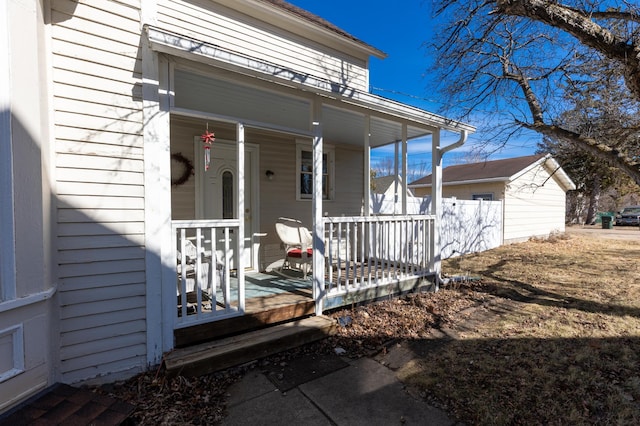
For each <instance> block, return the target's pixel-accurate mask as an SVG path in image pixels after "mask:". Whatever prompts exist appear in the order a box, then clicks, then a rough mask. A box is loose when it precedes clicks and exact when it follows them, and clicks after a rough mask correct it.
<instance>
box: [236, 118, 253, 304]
mask: <svg viewBox="0 0 640 426" xmlns="http://www.w3.org/2000/svg"><path fill="white" fill-rule="evenodd" d="M236 135H237V138H238V151H237V152H236V155H237V158H238V184H237V185H236V199H237V200H238V201H237V203H236V205H237V206H238V219H239V220H238V238H237V244H236V245H237V247H236V265H237V267H238V269H237V272H236V274H237V277H238V310H239V311H240V312H244V307H245V305H244V296H245V294H244V251H245V250H246V241H245V240H244V216H245V214H246V212H245V211H244V196H245V193H244V124H243V123H238V124H236ZM250 243H251V242H250Z"/></svg>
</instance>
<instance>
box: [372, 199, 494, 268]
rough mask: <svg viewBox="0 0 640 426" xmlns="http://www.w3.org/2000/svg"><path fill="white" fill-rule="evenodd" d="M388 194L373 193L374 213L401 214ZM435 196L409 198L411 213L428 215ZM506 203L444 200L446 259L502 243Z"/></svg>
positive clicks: (444, 254)
mask: <svg viewBox="0 0 640 426" xmlns="http://www.w3.org/2000/svg"><path fill="white" fill-rule="evenodd" d="M388 198H389V197H387V198H385V196H384V194H371V204H370V206H371V211H372V212H373V213H374V214H383V215H387V214H398V209H399V203H398V202H397V201H396V202H394V200H393V199H388ZM430 208H431V197H424V198H417V197H409V199H408V200H407V213H408V214H428V213H429V211H430ZM502 221H503V218H502V201H484V200H458V199H456V198H445V199H443V201H442V221H441V228H440V238H441V250H442V258H443V259H446V258H448V257H452V256H458V255H461V254H467V253H476V252H480V251H484V250H489V249H492V248H495V247H499V246H500V245H501V244H502Z"/></svg>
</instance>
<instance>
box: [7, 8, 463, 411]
mask: <svg viewBox="0 0 640 426" xmlns="http://www.w3.org/2000/svg"><path fill="white" fill-rule="evenodd" d="M371 56H374V57H376V58H384V57H385V55H384V53H383V52H381V51H379V50H378V49H376V48H374V47H372V46H370V45H368V44H366V43H364V42H362V41H360V40H358V39H356V38H354V37H353V36H351V35H349V34H347V33H345V32H344V31H342V30H341V29H339V28H336V27H335V26H333V25H331V24H330V23H328V22H327V21H325V20H323V19H320V18H319V17H317V16H315V15H312V14H310V13H308V12H306V11H304V10H301V9H299V8H297V7H295V6H292V5H290V4H288V3H286V2H284V1H281V0H244V1H238V0H207V1H190V0H103V1H92V0H48V1H37V0H7V1H3V2H0V174H1V179H0V191H1V192H0V197H1V198H0V231H1V235H2V239H1V240H0V412H2V411H5V410H7V409H9V408H11V407H12V406H14V405H16V404H18V403H19V402H21V401H23V400H25V399H26V398H28V397H29V396H31V395H33V394H35V393H36V392H38V391H39V390H41V389H43V388H45V387H47V386H49V385H52V384H53V383H55V382H64V383H77V382H83V381H87V380H107V379H115V378H125V377H130V376H132V375H134V374H135V373H137V372H140V371H143V370H145V369H147V368H149V366H153V365H157V364H158V363H159V362H160V361H161V359H162V356H163V354H165V353H166V352H168V351H170V350H172V349H173V348H174V347H175V346H176V343H175V342H176V339H177V338H176V333H178V332H179V331H182V332H184V333H187V332H188V331H190V330H192V329H193V328H195V327H199V326H203V325H206V324H210V323H211V322H215V321H222V320H229V321H231V320H236V319H238V318H241V317H242V316H243V315H245V291H244V290H245V284H246V281H247V280H245V273H246V274H248V273H252V272H255V271H259V270H262V269H263V267H264V265H268V264H270V263H272V262H274V261H275V260H277V259H278V258H279V257H280V258H281V256H282V253H281V249H280V247H281V243H280V241H279V239H278V237H277V236H276V235H275V232H274V224H275V222H276V220H277V219H278V217H280V216H288V217H294V218H298V219H301V220H302V221H303V222H304V223H305V224H306V225H307V226H308V227H309V228H310V229H311V231H312V233H313V234H314V237H315V238H314V247H313V249H314V253H323V254H325V256H313V280H312V281H310V283H313V284H314V286H313V299H311V303H312V305H313V306H314V307H315V313H316V314H321V313H322V312H323V310H325V309H326V307H327V306H329V307H331V306H338V305H340V304H345V303H349V301H351V300H362V299H363V298H366V297H370V296H367V294H384V292H385V291H389V292H391V291H392V290H391V289H395V288H398V284H401V283H402V282H405V281H414V282H417V283H418V284H421V283H422V282H423V281H425V280H427V279H431V280H433V279H434V277H435V279H437V277H438V274H439V257H438V256H437V253H439V247H438V246H437V241H438V239H437V238H434V235H433V233H432V232H431V229H434V228H435V229H436V230H437V227H434V222H437V220H438V219H437V218H438V217H439V214H438V213H439V210H438V209H441V208H442V206H441V203H440V202H439V201H437V202H435V203H434V206H433V208H432V211H431V214H430V215H415V216H414V217H412V218H411V219H409V218H407V217H403V218H386V219H379V218H374V219H371V216H370V215H369V204H368V203H367V202H366V201H367V200H368V199H369V197H368V191H369V184H370V176H369V162H370V150H371V148H375V147H378V146H382V145H385V144H390V143H394V144H397V143H401V144H403V146H404V147H405V148H406V144H407V142H408V141H409V140H411V139H414V138H423V139H424V138H431V139H432V147H433V149H434V152H436V156H435V160H434V170H438V168H439V167H440V166H439V164H441V160H442V155H444V153H445V152H446V151H447V150H449V149H452V148H454V147H455V146H459V145H460V144H462V143H464V141H465V139H466V135H467V134H468V133H471V132H473V131H474V130H475V129H474V128H473V127H472V126H469V125H466V124H464V123H460V122H455V121H453V120H449V119H447V118H445V117H440V116H438V115H435V114H432V113H429V112H427V111H424V110H421V109H418V108H415V107H412V106H409V105H405V104H401V103H399V102H395V101H391V100H388V99H385V98H382V97H379V96H376V95H373V94H370V93H368V92H367V90H368V88H369V60H370V57H371ZM205 131H211V132H214V133H215V138H216V140H215V142H214V143H213V146H212V147H211V149H210V150H205V147H206V144H203V142H202V140H201V139H200V138H201V135H203V133H205ZM442 131H447V132H456V133H458V134H460V139H459V141H458V142H456V143H454V144H452V145H449V146H447V147H442V148H441V147H440V133H441V132H442ZM398 141H400V142H398ZM207 153H210V159H211V162H210V163H209V164H208V165H209V167H208V170H206V171H205V167H204V162H205V159H206V157H207V155H206V154H207ZM403 161H406V159H405V160H403ZM405 166H406V164H405ZM436 198H437V199H439V198H438V197H436ZM363 212H364V213H363ZM389 224H390V225H389ZM409 224H411V226H412V228H411V230H412V234H411V235H408V234H401V235H398V236H395V237H393V238H395V239H396V240H397V241H398V242H399V244H404V246H407V245H408V244H409V241H408V238H409V237H411V238H413V237H414V236H415V237H416V238H421V240H420V241H421V243H420V244H421V245H420V248H421V250H413V251H412V252H411V256H412V257H411V258H410V259H409V258H407V257H406V256H407V255H406V252H407V251H406V250H405V252H404V253H400V254H399V253H388V250H387V249H385V246H383V245H382V244H378V245H376V246H375V250H374V247H364V244H365V243H366V244H374V243H377V242H378V240H379V241H382V239H386V240H388V239H389V238H391V237H390V235H389V233H388V230H389V229H401V228H402V227H404V228H403V229H407V227H408V226H409ZM365 225H366V226H365ZM356 229H357V232H358V234H356V233H355V232H356V231H355V230H356ZM434 232H436V233H437V231H434ZM403 239H404V240H403ZM386 240H385V241H386ZM405 240H406V241H405ZM334 242H335V244H336V246H337V247H339V248H340V250H337V251H336V253H342V251H341V250H342V248H344V249H345V251H344V252H345V253H355V252H356V250H355V248H354V249H353V250H351V247H350V244H355V243H356V242H358V244H360V245H361V246H360V247H358V252H359V253H371V254H374V255H375V256H376V258H375V260H376V261H377V262H379V263H378V264H384V265H387V266H389V265H391V262H390V261H389V259H392V260H393V265H391V266H393V268H394V270H393V271H391V269H389V270H388V271H387V272H386V274H385V275H384V276H382V277H379V278H378V279H376V280H372V279H359V280H357V281H356V280H355V279H354V274H346V275H345V276H346V277H347V279H348V280H350V281H344V276H343V281H340V278H338V279H337V280H334V278H333V275H332V272H333V271H335V269H332V268H340V267H343V268H344V267H345V265H347V266H349V265H353V264H354V262H356V261H362V256H360V258H359V257H358V256H357V255H356V256H353V257H352V258H345V259H340V260H339V261H336V260H335V259H331V256H330V255H329V254H327V253H329V252H328V250H327V249H326V245H328V244H330V243H334ZM189 244H193V245H194V246H195V250H191V251H189V250H187V249H188V248H189V247H188V246H189ZM422 249H424V250H422ZM427 249H428V250H427ZM186 253H187V254H191V253H196V254H195V256H192V257H191V258H189V259H187V257H188V256H187V254H186ZM424 253H428V255H424V256H423V254H424ZM403 256H404V257H403ZM205 258H206V259H205ZM202 259H205V261H204V262H203V263H202V264H201V263H200V261H201V260H202ZM191 261H192V263H189V262H191ZM385 262H386V263H385ZM204 265H208V266H209V267H211V266H214V267H215V269H213V271H215V273H208V274H205V272H209V271H206V270H205V267H204ZM334 265H338V266H334ZM231 269H233V270H234V271H235V274H234V275H233V277H232V279H233V284H234V285H235V286H237V287H236V288H234V289H232V290H234V291H235V292H233V294H234V295H235V296H234V297H236V299H235V300H233V301H231V300H230V297H231V295H230V294H231V291H230V289H228V288H225V289H224V290H225V294H224V296H223V299H221V300H220V303H219V305H223V308H220V309H218V308H219V306H218V304H216V303H213V304H212V305H213V307H212V308H210V309H211V310H212V311H211V312H204V311H203V308H202V306H201V304H200V302H197V303H198V304H197V308H196V311H194V312H191V311H187V310H186V307H185V305H187V303H186V300H187V294H186V292H185V290H184V288H185V286H183V284H184V282H185V281H186V280H187V279H189V280H191V281H190V284H191V285H193V284H194V282H196V283H199V282H200V280H205V281H206V282H205V283H204V284H207V285H212V284H213V285H215V283H216V281H214V280H222V281H224V283H225V285H230V280H231V278H230V270H231ZM353 270H354V271H355V267H354V269H353ZM194 271H195V272H194ZM188 273H193V274H195V275H194V276H196V277H197V278H193V277H192V276H189V277H187V274H188ZM335 275H337V276H338V277H340V274H339V273H336V274H335ZM185 277H186V278H185ZM218 284H220V283H219V282H218ZM198 285H200V284H198ZM372 289H373V290H375V291H370V290H372ZM215 290H216V288H215V287H214V291H215ZM217 290H220V287H218V288H217ZM378 290H380V291H378ZM177 294H178V295H179V296H180V299H178V304H176V295H177ZM221 297H222V296H221ZM354 298H355V299H354ZM358 298H359V299H358ZM180 301H182V302H183V303H180ZM231 302H233V303H231ZM177 306H181V308H179V309H182V310H179V309H176V308H177ZM185 330H186V331H185Z"/></svg>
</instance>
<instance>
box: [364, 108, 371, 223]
mask: <svg viewBox="0 0 640 426" xmlns="http://www.w3.org/2000/svg"><path fill="white" fill-rule="evenodd" d="M363 189H364V209H363V214H364V215H365V216H371V116H370V115H366V116H365V117H364V188H363Z"/></svg>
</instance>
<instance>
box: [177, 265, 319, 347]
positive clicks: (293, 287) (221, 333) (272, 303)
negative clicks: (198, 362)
mask: <svg viewBox="0 0 640 426" xmlns="http://www.w3.org/2000/svg"><path fill="white" fill-rule="evenodd" d="M234 280H235V279H234ZM245 294H246V299H245V314H244V315H243V316H239V317H233V318H228V319H224V320H221V321H213V322H210V323H207V324H200V325H194V326H191V327H186V328H181V329H176V330H175V331H174V338H175V346H176V347H177V348H179V347H185V346H189V345H193V344H197V343H202V342H206V341H211V340H216V339H220V338H224V337H228V336H233V335H237V334H240V333H244V332H249V331H254V330H258V329H261V328H265V327H268V326H270V325H273V324H279V323H283V322H286V321H292V320H295V319H300V318H305V317H308V316H311V315H313V314H314V313H315V302H314V301H313V294H312V289H311V280H302V278H295V277H291V278H288V277H283V276H281V275H278V274H275V273H269V274H266V273H246V274H245Z"/></svg>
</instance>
